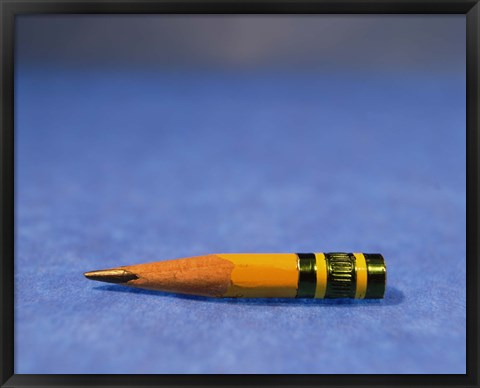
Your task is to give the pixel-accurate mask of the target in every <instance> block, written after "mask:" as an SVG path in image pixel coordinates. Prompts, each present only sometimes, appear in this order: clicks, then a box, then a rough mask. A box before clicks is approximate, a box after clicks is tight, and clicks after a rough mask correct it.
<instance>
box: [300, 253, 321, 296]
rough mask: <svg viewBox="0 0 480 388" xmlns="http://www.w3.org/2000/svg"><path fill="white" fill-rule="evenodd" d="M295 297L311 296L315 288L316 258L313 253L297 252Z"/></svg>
mask: <svg viewBox="0 0 480 388" xmlns="http://www.w3.org/2000/svg"><path fill="white" fill-rule="evenodd" d="M297 256H298V289H297V298H313V297H315V290H316V288H317V259H316V257H315V254H314V253H297Z"/></svg>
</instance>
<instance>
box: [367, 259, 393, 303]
mask: <svg viewBox="0 0 480 388" xmlns="http://www.w3.org/2000/svg"><path fill="white" fill-rule="evenodd" d="M363 255H364V256H365V262H366V263H367V292H366V293H365V298H366V299H381V298H383V295H384V294H385V287H386V280H387V279H386V277H387V272H386V268H385V260H384V259H383V256H382V255H380V254H377V253H364V254H363Z"/></svg>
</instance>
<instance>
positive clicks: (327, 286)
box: [84, 253, 386, 299]
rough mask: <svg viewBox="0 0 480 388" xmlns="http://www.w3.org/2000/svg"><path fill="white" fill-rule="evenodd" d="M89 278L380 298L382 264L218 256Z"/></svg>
mask: <svg viewBox="0 0 480 388" xmlns="http://www.w3.org/2000/svg"><path fill="white" fill-rule="evenodd" d="M84 275H85V276H86V277H87V278H88V279H91V280H98V281H103V282H108V283H116V284H121V285H125V286H130V287H139V288H145V289H149V290H159V291H165V292H173V293H180V294H189V295H201V296H208V297H232V298H355V299H363V298H374V299H380V298H383V295H384V293H385V284H386V266H385V260H384V259H383V257H382V255H380V254H376V253H375V254H371V253H368V254H367V253H222V254H212V255H205V256H195V257H188V258H182V259H176V260H167V261H158V262H152V263H144V264H135V265H128V266H121V267H117V268H110V269H103V270H98V271H90V272H85V273H84Z"/></svg>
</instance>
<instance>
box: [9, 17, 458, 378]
mask: <svg viewBox="0 0 480 388" xmlns="http://www.w3.org/2000/svg"><path fill="white" fill-rule="evenodd" d="M207 19H208V18H207ZM202 20H203V19H202ZM232 20H233V19H230V22H231V21H232ZM235 20H240V21H241V22H239V23H237V24H235V22H234V23H230V24H228V23H227V24H221V23H225V20H224V19H222V18H217V19H215V20H213V21H212V20H211V19H209V20H206V21H201V23H203V24H202V26H201V27H202V28H199V26H198V25H196V24H195V23H196V21H195V20H193V19H188V18H177V19H175V18H173V19H172V18H167V17H156V18H155V17H153V18H152V17H146V18H145V17H144V18H142V16H136V17H131V18H128V17H117V18H116V19H115V18H114V17H111V16H110V17H109V16H103V17H75V18H74V17H65V16H64V17H60V16H57V17H53V16H52V17H39V16H36V17H35V16H30V17H26V16H25V17H23V16H22V17H20V18H18V22H17V34H18V35H17V51H16V55H17V58H16V69H15V76H16V79H15V82H16V83H15V98H16V100H15V114H16V115H15V130H16V138H15V143H16V175H15V179H16V197H15V201H16V202H15V206H16V208H15V211H16V213H15V216H16V218H15V222H16V234H15V238H16V245H15V249H16V251H15V254H16V256H15V373H465V72H464V69H465V58H464V54H465V52H464V42H465V40H464V39H465V36H464V30H465V24H464V23H465V20H464V18H463V16H462V17H461V16H451V17H448V16H442V17H436V18H435V17H423V18H421V17H417V18H415V17H408V16H403V17H397V18H392V19H391V20H389V22H388V23H386V22H385V18H382V17H377V18H376V17H368V18H365V17H363V18H362V17H356V18H355V17H350V18H349V17H343V18H342V17H337V18H333V19H332V18H325V17H324V18H322V17H318V18H310V19H308V23H307V24H305V23H303V22H302V19H301V18H287V17H283V18H281V19H278V18H277V19H275V20H273V18H270V19H269V18H268V17H263V18H261V19H257V21H253V22H252V19H248V17H243V19H242V18H240V19H235ZM242 20H243V22H242ZM245 20H246V21H245ZM272 20H273V21H272ZM216 22H218V23H217V24H215V23H216ZM257 22H258V23H257ZM169 23H170V24H169ZM242 23H244V24H242ZM269 23H270V24H269ZM282 23H283V24H282ZM289 23H290V24H289ZM162 26H163V27H162ZM165 26H166V27H165ZM222 26H223V27H222ZM228 26H233V27H231V28H230V27H229V28H230V29H228V28H227V27H228ZM292 26H293V27H292ZM300 26H303V27H300ZM305 26H307V27H305ZM147 27H148V28H147ZM247 27H248V28H247ZM287 27H289V28H287ZM155 28H160V29H161V28H163V30H162V31H157V32H158V33H155V31H156V30H155ZM215 28H217V29H220V30H222V31H223V32H224V33H223V35H222V36H221V37H220V38H218V39H219V40H218V41H215V39H217V38H215V39H214V38H213V37H214V36H215V37H216V36H217V35H216V34H215V33H214V32H215ZM255 28H257V30H255ZM302 28H303V30H302ZM309 28H310V29H309ZM285 30H286V31H287V33H285ZM121 31H128V34H133V35H134V38H129V39H130V40H128V39H127V38H125V37H126V36H130V35H128V34H126V33H125V34H126V35H122V32H121ZM179 31H180V32H182V33H181V34H179V33H178V32H179ZM212 31H213V32H212ZM255 31H256V32H262V31H263V33H258V34H256V33H255ZM299 31H300V32H299ZM302 31H303V32H302ZM266 32H269V34H270V35H268V34H267V35H265V34H266ZM315 33H318V34H317V35H315ZM135 34H136V35H135ZM202 34H203V38H204V40H202ZM295 34H297V35H295ZM342 34H343V35H342ZM442 34H443V35H442ZM165 35H166V36H167V37H168V39H167V38H164V36H165ZM286 35H288V36H293V38H291V39H292V40H291V41H290V42H287V43H285V36H286ZM312 35H313V36H317V38H316V39H318V42H319V43H318V45H316V46H315V45H314V43H315V42H316V41H317V40H315V39H314V40H313V41H307V43H304V46H302V45H301V42H305V39H304V38H305V36H307V37H311V36H312ZM265 36H266V37H265ZM339 36H340V37H343V40H341V42H338V39H339ZM122 37H123V38H122ZM135 37H136V38H138V39H135ZM162 37H163V38H162ZM277 38H278V39H277ZM192 39H193V40H194V41H195V42H196V43H195V44H191V43H189V42H191V40H192ZM262 39H263V40H262ZM282 39H283V43H282ZM295 39H297V40H298V42H297V41H296V40H295ZM259 40H260V41H261V42H260V43H262V44H263V46H262V45H260V46H258V41H259ZM279 40H280V41H281V42H280V43H279V42H278V41H279ZM99 42H100V43H99ZM172 42H173V43H172ZM292 42H293V43H292ZM154 43H155V44H154ZM296 43H298V44H296ZM222 44H223V45H222ZM276 44H277V46H276ZM142 47H143V49H142ZM182 47H183V48H182ZM259 47H260V49H259ZM272 47H273V48H272ZM299 47H300V49H299ZM302 47H303V49H302ZM275 48H276V49H275ZM269 49H271V50H270V51H268V50H269ZM182 50H183V51H182ZM275 50H277V51H275ZM295 50H296V51H295ZM222 53H226V54H225V55H223V54H222ZM289 53H290V54H291V53H293V54H292V55H289ZM291 57H293V58H294V59H292V58H291ZM295 58H296V59H295ZM296 60H297V62H296ZM309 251H327V252H328V251H363V252H380V253H383V254H384V256H385V258H386V260H387V266H388V289H387V293H386V296H385V299H384V300H383V301H345V300H340V301H317V300H265V299H261V300H212V299H208V298H202V297H189V296H180V295H171V294H164V293H157V292H150V291H142V290H132V289H128V288H124V287H121V286H116V285H106V284H101V283H95V282H92V281H89V280H87V279H85V278H84V277H83V275H82V273H83V272H84V271H87V270H93V269H99V268H107V267H112V266H117V265H123V264H133V263H140V262H147V261H154V260H163V259H171V258H176V257H183V256H193V255H197V254H206V253H215V252H309Z"/></svg>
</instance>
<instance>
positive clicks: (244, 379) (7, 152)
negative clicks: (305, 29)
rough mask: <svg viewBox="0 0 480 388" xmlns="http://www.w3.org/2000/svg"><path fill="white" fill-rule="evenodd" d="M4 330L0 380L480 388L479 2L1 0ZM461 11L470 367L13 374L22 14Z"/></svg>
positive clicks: (6, 383) (9, 383) (5, 383)
mask: <svg viewBox="0 0 480 388" xmlns="http://www.w3.org/2000/svg"><path fill="white" fill-rule="evenodd" d="M0 12H1V19H0V20H1V53H2V56H1V62H0V69H1V106H0V117H1V142H0V155H1V185H2V187H1V193H0V194H1V197H0V205H1V210H0V212H1V233H0V247H1V269H0V270H1V280H0V281H1V288H0V299H1V302H0V303H1V311H2V315H1V323H0V325H1V326H0V328H1V334H0V340H1V342H0V349H1V354H0V363H1V365H0V385H1V386H2V387H19V386H112V385H118V386H160V385H161V386H177V385H197V386H211V385H249V386H252V385H282V386H306V385H310V386H319V385H322V386H330V385H331V386H337V385H343V386H345V385H409V386H414V385H434V386H478V384H479V381H478V370H479V369H480V368H479V366H480V364H479V361H478V348H479V339H478V311H479V298H478V294H479V291H480V290H479V285H478V279H480V273H479V266H478V244H479V240H480V236H479V231H478V201H479V196H478V194H479V193H478V178H479V175H478V174H479V164H480V163H479V161H480V160H479V136H478V134H479V129H480V128H479V90H480V83H479V74H480V67H479V64H480V63H479V58H480V49H479V42H480V4H479V1H478V0H475V1H472V0H434V1H427V0H395V1H389V0H299V1H295V0H247V1H238V0H208V1H203V0H197V1H195V0H175V1H171V0H139V1H135V0H125V1H122V0H113V1H110V0H100V1H92V0H81V1H65V0H59V1H54V0H36V1H23V0H0ZM130 13H131V14H148V13H162V14H174V13H175V14H191V13H195V14H197V13H200V14H201V13H203V14H465V15H466V28H467V31H466V48H467V58H466V63H467V69H466V80H467V85H466V109H467V111H466V118H467V120H466V129H467V136H466V139H467V144H466V155H467V160H466V174H467V188H466V189H467V198H466V203H467V214H466V217H467V218H466V219H467V235H466V244H467V261H466V265H467V271H466V273H467V289H466V292H467V327H466V330H467V344H466V349H467V355H466V356H467V357H466V359H467V365H466V371H467V373H466V374H464V375H313V374H312V375H232V374H228V375H18V374H14V340H13V338H14V336H13V334H14V295H13V292H14V282H13V276H14V105H13V104H14V22H15V16H16V15H20V14H130Z"/></svg>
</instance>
